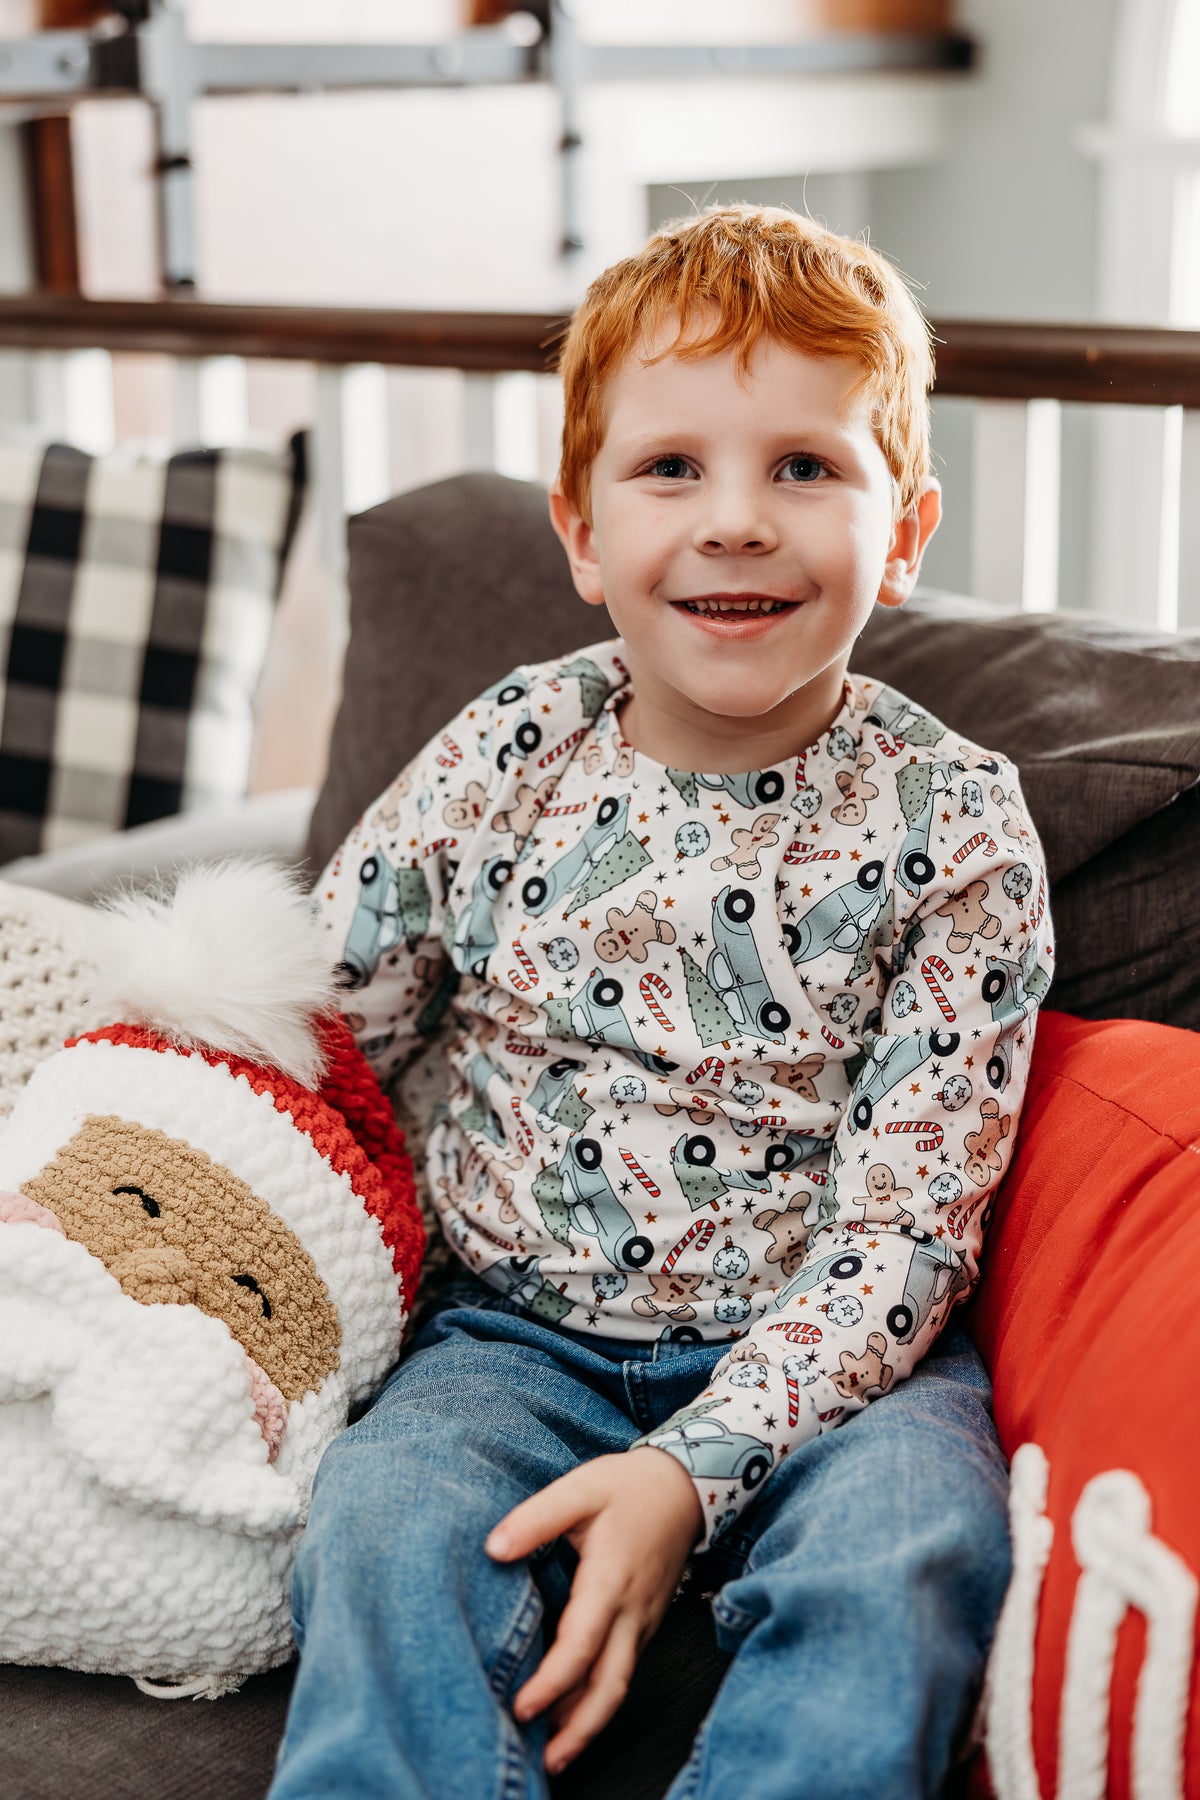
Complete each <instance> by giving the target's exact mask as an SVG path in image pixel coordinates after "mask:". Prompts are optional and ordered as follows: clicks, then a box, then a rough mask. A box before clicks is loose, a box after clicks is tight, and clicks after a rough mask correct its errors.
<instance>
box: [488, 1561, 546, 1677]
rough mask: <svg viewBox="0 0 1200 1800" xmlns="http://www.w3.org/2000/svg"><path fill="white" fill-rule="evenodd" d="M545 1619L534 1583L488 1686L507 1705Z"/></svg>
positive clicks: (515, 1620)
mask: <svg viewBox="0 0 1200 1800" xmlns="http://www.w3.org/2000/svg"><path fill="white" fill-rule="evenodd" d="M541 1618H542V1599H541V1595H540V1594H539V1593H538V1591H537V1589H536V1588H535V1587H534V1586H533V1585H532V1583H531V1584H530V1589H529V1592H528V1594H526V1596H525V1598H524V1600H523V1601H522V1602H521V1604H520V1606H519V1607H518V1608H517V1613H516V1617H515V1618H514V1620H513V1622H512V1624H511V1625H510V1626H509V1629H508V1634H507V1636H506V1637H505V1640H504V1647H503V1649H502V1650H501V1651H500V1654H499V1655H498V1656H497V1658H496V1660H495V1662H494V1663H493V1664H492V1672H491V1674H490V1676H489V1677H488V1685H489V1686H490V1688H491V1690H492V1692H493V1694H495V1695H496V1698H497V1699H498V1700H504V1701H506V1702H507V1699H508V1690H509V1688H510V1686H511V1684H512V1680H513V1677H514V1675H515V1674H516V1672H517V1668H518V1666H519V1665H520V1661H521V1658H522V1657H523V1656H524V1654H525V1651H526V1650H527V1649H528V1647H529V1640H530V1638H531V1637H532V1636H533V1634H534V1632H535V1631H536V1630H537V1628H538V1625H539V1624H540V1622H541Z"/></svg>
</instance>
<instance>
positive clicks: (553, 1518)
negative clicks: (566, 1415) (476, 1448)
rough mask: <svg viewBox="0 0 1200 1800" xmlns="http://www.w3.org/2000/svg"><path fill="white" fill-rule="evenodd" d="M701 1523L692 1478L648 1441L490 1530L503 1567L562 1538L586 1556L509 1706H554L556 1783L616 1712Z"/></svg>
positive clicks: (550, 1762) (577, 1472) (599, 1460)
mask: <svg viewBox="0 0 1200 1800" xmlns="http://www.w3.org/2000/svg"><path fill="white" fill-rule="evenodd" d="M703 1522H704V1520H703V1513H702V1510H701V1506H700V1501H699V1498H698V1497H697V1494H696V1490H695V1488H694V1487H693V1486H692V1480H691V1476H690V1475H689V1474H688V1473H687V1470H686V1469H684V1468H683V1467H682V1465H681V1464H679V1463H677V1462H676V1461H675V1458H674V1457H673V1456H669V1455H668V1454H667V1453H666V1451H664V1450H656V1449H654V1448H653V1447H652V1446H651V1445H648V1444H647V1445H643V1446H642V1447H641V1448H640V1449H637V1450H628V1451H625V1452H623V1453H622V1454H619V1455H616V1456H598V1457H596V1458H595V1459H594V1461H592V1462H587V1463H581V1464H580V1466H579V1468H577V1469H572V1471H571V1473H570V1474H569V1475H564V1476H562V1477H561V1479H560V1480H558V1481H552V1482H551V1483H550V1486H549V1487H547V1488H543V1489H542V1491H541V1493H540V1494H534V1495H533V1497H532V1498H531V1499H529V1500H525V1501H523V1502H522V1504H521V1505H520V1506H517V1507H514V1508H513V1510H512V1512H510V1513H509V1514H508V1515H507V1517H506V1518H503V1519H501V1521H500V1523H499V1524H498V1525H497V1526H496V1527H495V1529H494V1530H493V1531H492V1533H491V1535H490V1536H489V1538H488V1540H487V1543H486V1545H485V1548H486V1550H487V1552H488V1554H489V1555H490V1556H494V1557H495V1558H496V1560H497V1561H498V1562H515V1561H516V1559H517V1558H518V1557H521V1556H529V1555H530V1554H531V1553H532V1552H533V1551H534V1550H536V1549H537V1548H538V1547H539V1546H540V1545H542V1544H547V1543H549V1542H550V1541H551V1540H552V1539H553V1538H556V1537H565V1538H567V1539H568V1541H569V1542H570V1543H571V1544H572V1545H574V1547H575V1549H576V1550H577V1551H578V1552H579V1567H578V1568H577V1569H576V1571H575V1579H574V1582H573V1583H572V1586H571V1598H570V1600H569V1602H568V1604H567V1606H566V1609H565V1611H564V1612H563V1615H562V1618H561V1620H560V1621H559V1627H558V1633H557V1636H556V1637H555V1639H554V1643H553V1644H552V1645H551V1647H550V1649H549V1650H548V1651H547V1653H546V1655H545V1656H544V1657H543V1659H542V1662H541V1666H540V1667H539V1668H538V1670H537V1673H536V1674H534V1675H532V1676H531V1677H530V1678H529V1680H528V1681H527V1682H526V1683H525V1685H524V1687H523V1688H521V1689H520V1691H519V1692H518V1694H517V1696H516V1699H515V1700H514V1702H513V1715H514V1717H515V1718H517V1719H518V1720H521V1721H524V1720H526V1719H532V1718H534V1717H535V1716H536V1715H537V1714H538V1713H540V1712H544V1711H545V1710H546V1708H547V1707H548V1706H555V1703H556V1702H557V1705H556V1706H555V1712H554V1725H555V1727H556V1731H555V1735H554V1736H553V1737H552V1738H551V1739H550V1742H549V1743H548V1744H547V1746H546V1768H547V1769H548V1770H549V1772H550V1774H551V1775H557V1774H558V1772H559V1770H560V1769H564V1768H565V1767H566V1766H567V1764H568V1763H569V1762H570V1761H571V1760H572V1758H573V1757H576V1756H578V1755H579V1752H580V1751H581V1750H582V1749H583V1747H584V1745H585V1744H587V1743H589V1742H590V1740H591V1739H592V1738H593V1737H595V1735H596V1733H597V1732H598V1731H599V1730H600V1729H601V1727H602V1726H604V1725H606V1724H607V1723H608V1721H609V1719H611V1717H612V1715H613V1713H614V1712H615V1711H616V1710H617V1707H618V1706H619V1705H620V1703H621V1701H622V1700H623V1698H624V1696H625V1690H626V1688H627V1687H628V1686H629V1678H630V1676H631V1674H632V1673H633V1665H634V1663H635V1662H636V1661H637V1658H638V1654H639V1652H640V1651H641V1649H642V1646H643V1645H644V1644H645V1643H646V1642H647V1641H648V1639H649V1638H651V1637H652V1636H653V1635H654V1631H655V1628H656V1627H657V1625H658V1622H659V1620H660V1619H661V1618H662V1616H663V1613H664V1612H665V1611H666V1609H667V1603H668V1602H669V1600H670V1598H671V1596H672V1594H673V1593H674V1592H675V1589H676V1588H677V1587H678V1585H679V1578H680V1576H681V1575H682V1573H683V1567H684V1564H685V1563H686V1562H687V1559H688V1552H689V1551H690V1550H691V1548H692V1545H693V1544H694V1543H695V1542H696V1539H697V1538H698V1537H699V1535H700V1531H701V1527H702V1525H703Z"/></svg>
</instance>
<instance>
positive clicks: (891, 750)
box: [875, 731, 904, 756]
mask: <svg viewBox="0 0 1200 1800" xmlns="http://www.w3.org/2000/svg"><path fill="white" fill-rule="evenodd" d="M875 742H876V743H877V744H878V746H879V748H880V750H882V752H883V754H884V755H885V756H899V754H900V752H901V750H903V748H904V741H903V739H900V740H899V741H898V742H893V741H892V740H891V739H890V738H885V737H884V735H883V733H882V731H877V732H876V733H875Z"/></svg>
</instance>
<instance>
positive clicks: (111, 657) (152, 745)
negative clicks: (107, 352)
mask: <svg viewBox="0 0 1200 1800" xmlns="http://www.w3.org/2000/svg"><path fill="white" fill-rule="evenodd" d="M302 447H303V439H302V438H296V439H294V440H293V442H292V445H291V447H290V449H287V450H284V451H278V452H277V451H271V450H260V449H249V448H247V449H236V450H187V451H182V452H179V453H178V454H176V455H174V456H169V457H164V456H156V455H150V454H148V453H147V454H143V453H140V452H133V451H129V450H121V451H118V452H114V453H113V454H112V455H110V456H101V457H93V456H89V455H86V454H85V453H84V452H83V451H82V450H77V449H72V448H70V447H69V446H67V445H64V444H49V445H47V444H44V443H38V442H36V441H35V440H30V439H27V438H24V437H18V438H15V439H5V440H3V441H0V862H7V861H8V860H9V859H10V858H13V857H17V856H24V855H30V854H33V853H36V852H37V851H39V850H55V849H59V848H61V847H63V846H66V845H70V844H76V843H80V842H83V841H85V840H86V839H88V838H89V837H98V836H101V835H103V834H104V833H106V832H110V831H113V830H117V829H119V828H121V827H123V826H128V825H139V824H141V823H143V822H144V821H145V820H148V819H154V818H161V817H162V816H164V815H165V814H167V813H173V812H179V811H181V810H183V809H184V808H187V807H192V806H200V805H203V804H205V803H208V802H211V801H215V800H222V799H229V798H236V797H238V796H240V795H241V794H243V793H244V792H245V789H246V778H247V775H248V773H249V767H250V739H251V715H250V703H251V700H252V698H253V695H254V690H255V687H256V685H257V683H258V677H259V674H260V672H261V670H262V665H263V659H264V656H265V653H266V647H267V639H268V634H269V631H270V627H271V621H272V615H273V612H274V605H275V599H276V596H277V593H278V590H279V582H280V577H281V573H282V565H283V559H284V556H285V554H286V551H287V547H288V544H289V542H290V540H291V535H292V532H293V529H294V526H295V522H296V513H297V509H298V505H299V499H300V495H301V491H302V488H303V482H304V462H303V455H302Z"/></svg>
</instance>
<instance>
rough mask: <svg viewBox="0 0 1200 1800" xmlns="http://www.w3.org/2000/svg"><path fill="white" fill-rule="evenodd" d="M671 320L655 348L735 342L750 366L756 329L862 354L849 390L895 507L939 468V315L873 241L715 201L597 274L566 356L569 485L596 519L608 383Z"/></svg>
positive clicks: (563, 471)
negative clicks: (863, 407) (935, 464)
mask: <svg viewBox="0 0 1200 1800" xmlns="http://www.w3.org/2000/svg"><path fill="white" fill-rule="evenodd" d="M672 323H673V324H675V326H676V331H675V336H674V338H673V339H672V340H671V342H669V343H668V344H667V346H666V348H665V349H661V350H659V351H658V353H657V355H656V356H655V358H654V360H655V361H658V360H660V359H661V358H662V357H664V356H680V357H685V358H691V357H701V356H717V355H719V354H720V353H721V352H722V351H724V350H729V349H736V351H737V364H738V367H739V369H741V370H742V371H743V372H744V371H745V370H746V369H747V368H748V366H749V362H750V357H751V354H752V352H753V350H754V347H755V345H756V344H757V343H758V341H759V339H760V338H764V337H765V338H768V339H773V340H774V341H775V342H777V343H780V344H784V345H786V346H788V347H789V348H792V349H795V350H800V351H803V352H805V353H806V354H808V355H810V356H848V357H852V358H854V360H855V361H856V362H858V363H859V364H861V366H862V371H863V373H862V379H861V381H859V382H857V383H856V384H855V386H854V388H853V390H852V393H853V394H854V395H859V394H863V395H865V396H866V399H867V402H868V404H869V406H870V411H871V425H872V428H873V430H874V432H875V436H876V438H877V440H878V443H879V447H880V449H881V450H882V451H883V454H884V456H885V458H886V459H887V464H888V467H889V469H890V470H891V472H892V477H893V479H894V481H895V485H896V516H897V517H899V516H900V514H901V513H903V512H905V511H906V510H907V509H908V508H909V507H910V506H911V505H912V504H913V502H914V501H915V500H916V498H917V496H918V495H919V493H920V491H921V484H922V482H923V481H924V479H925V477H926V476H927V475H928V474H929V472H930V461H929V389H930V388H931V387H932V385H933V350H932V347H931V334H930V329H929V325H928V323H927V322H926V320H925V318H924V316H923V315H922V313H921V310H920V308H919V307H918V305H917V303H916V301H915V300H914V299H913V296H912V294H911V293H910V292H909V290H908V288H907V286H906V285H905V283H904V280H903V278H902V277H901V276H900V274H899V273H898V271H897V270H896V269H894V268H893V267H892V265H891V263H889V262H888V261H887V260H886V259H885V258H884V257H882V256H880V254H879V252H878V251H877V250H872V249H871V248H870V246H869V245H868V244H864V243H860V242H859V241H857V240H856V239H854V238H846V237H839V236H838V234H837V233H836V232H833V231H828V230H827V229H826V228H825V227H824V226H823V225H818V224H817V223H816V222H815V221H814V220H812V219H808V218H804V217H802V216H801V215H800V214H799V213H793V212H790V211H788V210H787V209H786V208H784V207H775V206H715V207H711V208H710V209H709V210H708V211H706V212H701V213H698V214H696V215H695V216H694V217H691V218H685V219H676V220H673V221H672V222H671V223H670V224H667V225H664V226H663V227H662V229H661V230H659V231H657V232H655V234H654V236H653V237H652V238H651V239H650V241H649V243H648V244H647V245H646V246H645V248H644V249H643V250H640V251H639V252H638V253H637V255H636V256H627V257H625V258H624V260H623V261H621V262H617V263H614V264H613V265H612V267H611V268H609V269H606V270H605V271H604V273H603V274H602V275H600V276H598V277H597V279H596V280H595V281H594V282H593V283H592V285H591V287H590V288H589V289H588V291H587V293H586V295H585V296H584V299H583V302H582V304H581V305H580V307H579V309H578V311H577V312H576V313H575V316H574V318H573V319H572V320H571V323H570V325H569V327H568V329H567V333H566V336H565V338H564V339H563V344H562V349H561V351H560V354H559V359H558V368H559V373H560V374H561V376H562V380H563V400H564V424H563V438H562V461H561V463H560V465H559V476H558V479H559V485H560V486H561V488H562V491H563V494H564V495H565V497H566V499H567V501H568V503H569V504H570V505H571V506H572V507H573V508H574V510H575V511H576V512H578V513H579V514H580V515H581V516H582V517H583V518H585V519H587V520H589V522H590V517H591V509H590V494H589V483H590V476H591V468H592V464H593V462H594V461H595V459H596V456H597V455H598V453H599V451H600V447H601V445H602V444H603V442H604V433H605V430H606V418H605V409H604V392H605V384H606V382H607V380H608V378H609V376H610V375H611V374H612V372H613V370H614V369H616V368H617V367H618V366H619V365H620V364H621V363H622V362H623V361H624V360H625V358H626V357H627V356H628V355H629V354H630V353H631V351H633V350H634V349H635V347H636V346H638V345H639V344H647V343H651V342H654V341H656V340H657V339H658V337H659V335H660V333H661V332H662V331H663V330H665V329H667V328H669V326H670V325H671V324H672Z"/></svg>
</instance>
